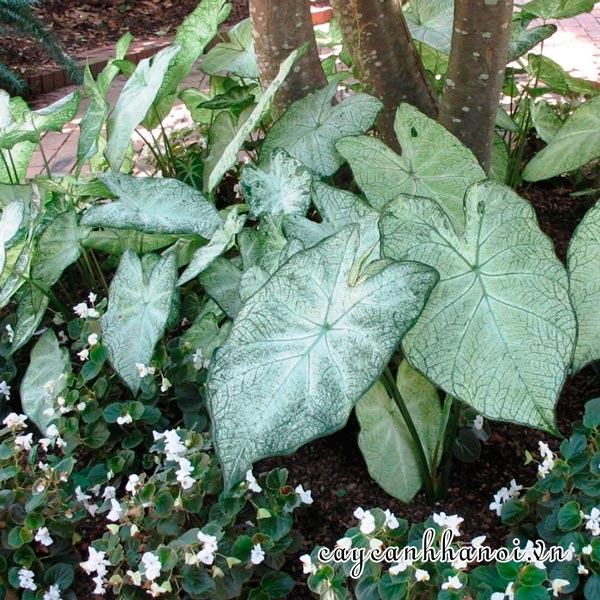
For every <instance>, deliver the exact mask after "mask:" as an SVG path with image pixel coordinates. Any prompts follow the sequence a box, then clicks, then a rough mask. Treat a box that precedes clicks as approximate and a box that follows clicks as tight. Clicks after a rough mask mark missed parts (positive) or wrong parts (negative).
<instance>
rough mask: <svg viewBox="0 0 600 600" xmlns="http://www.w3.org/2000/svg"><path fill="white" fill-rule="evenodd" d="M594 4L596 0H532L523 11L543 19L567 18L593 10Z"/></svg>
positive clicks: (524, 5)
mask: <svg viewBox="0 0 600 600" xmlns="http://www.w3.org/2000/svg"><path fill="white" fill-rule="evenodd" d="M594 4H596V2H595V0H531V1H530V2H527V3H526V4H523V6H521V11H522V12H523V13H526V14H529V15H532V16H535V17H541V18H542V19H567V18H569V17H575V16H576V15H580V14H582V13H587V12H591V11H592V9H593V8H594Z"/></svg>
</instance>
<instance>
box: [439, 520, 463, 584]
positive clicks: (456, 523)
mask: <svg viewBox="0 0 600 600" xmlns="http://www.w3.org/2000/svg"><path fill="white" fill-rule="evenodd" d="M463 521H464V519H463V518H462V517H459V516H458V515H447V514H446V513H445V512H441V513H434V515H433V522H434V523H435V524H436V525H439V526H440V527H445V528H447V529H449V530H450V531H451V532H452V533H453V534H454V535H455V536H456V537H458V536H460V530H459V527H460V524H461V523H462V522H463ZM457 589H458V588H457Z"/></svg>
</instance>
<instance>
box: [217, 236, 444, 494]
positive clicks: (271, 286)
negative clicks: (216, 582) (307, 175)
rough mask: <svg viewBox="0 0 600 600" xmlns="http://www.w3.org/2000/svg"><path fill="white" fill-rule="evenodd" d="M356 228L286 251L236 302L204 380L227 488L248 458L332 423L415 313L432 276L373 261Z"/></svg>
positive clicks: (301, 440) (340, 420)
mask: <svg viewBox="0 0 600 600" xmlns="http://www.w3.org/2000/svg"><path fill="white" fill-rule="evenodd" d="M358 244H359V240H358V228H357V227H348V228H346V229H344V230H342V231H340V232H339V233H337V234H336V235H334V236H332V237H330V238H327V239H326V240H324V241H322V242H321V243H319V244H317V245H316V246H314V247H313V248H310V249H308V250H305V251H303V252H298V253H297V254H295V255H294V256H292V257H291V258H290V259H289V260H288V261H287V262H286V263H285V264H284V265H283V266H282V267H281V268H280V269H279V270H278V271H277V272H276V273H275V274H274V275H273V276H272V277H271V278H270V279H269V280H268V281H267V282H266V283H265V284H264V285H263V286H262V287H261V288H260V289H259V290H258V291H257V292H256V293H255V294H254V295H253V296H251V297H250V299H249V300H248V301H247V302H246V304H245V305H244V306H243V307H242V309H241V311H240V313H239V314H238V316H237V318H236V320H235V322H234V325H233V328H232V330H231V333H230V334H229V337H228V338H227V341H226V342H225V344H224V345H223V346H222V347H221V348H220V349H219V350H218V351H217V353H216V355H215V358H214V360H213V363H212V367H211V371H210V374H209V380H208V390H209V392H208V398H209V406H210V412H211V416H212V424H213V434H214V442H215V447H216V450H217V454H218V456H219V459H220V461H221V465H222V467H223V473H224V476H225V481H226V484H227V486H231V485H232V484H234V483H235V482H236V481H237V480H238V479H240V478H241V477H242V476H243V474H244V473H245V471H246V470H247V469H248V468H250V467H251V465H252V463H253V462H254V461H256V460H259V459H261V458H264V457H267V456H273V455H277V454H286V453H290V452H293V451H294V450H296V449H297V448H298V447H299V446H301V445H302V444H305V443H307V442H309V441H311V440H313V439H315V438H317V437H320V436H323V435H327V434H329V433H332V432H334V431H336V430H338V429H340V428H341V427H342V426H343V425H344V424H345V423H346V421H347V419H348V416H349V414H350V411H351V410H352V408H353V406H354V404H355V403H356V402H357V401H358V400H359V399H360V398H361V397H362V396H363V395H364V394H365V393H366V391H367V390H368V389H369V388H370V387H371V386H372V385H373V383H374V382H375V381H376V380H377V379H378V378H379V376H380V374H381V372H382V370H383V368H384V367H385V366H386V364H387V363H388V361H389V360H390V358H391V356H392V354H393V353H394V351H395V349H396V347H397V345H398V343H399V342H400V340H401V338H402V336H403V335H404V334H405V333H406V331H407V330H408V329H409V328H410V327H411V326H412V324H413V323H414V321H415V319H416V318H417V317H418V315H419V314H420V313H421V310H422V308H423V305H424V303H425V301H426V299H427V296H428V295H429V293H430V291H431V289H432V288H433V286H434V285H435V283H436V281H437V274H436V273H435V272H434V271H433V269H430V268H429V267H426V266H425V265H422V264H419V263H413V262H410V263H395V262H393V261H385V260H384V261H376V262H374V263H371V264H370V265H369V267H367V269H366V270H365V271H364V272H363V273H362V275H359V277H358V280H354V279H356V275H357V273H356V270H355V269H354V268H353V267H354V265H355V260H356V258H357V256H356V253H357V250H358Z"/></svg>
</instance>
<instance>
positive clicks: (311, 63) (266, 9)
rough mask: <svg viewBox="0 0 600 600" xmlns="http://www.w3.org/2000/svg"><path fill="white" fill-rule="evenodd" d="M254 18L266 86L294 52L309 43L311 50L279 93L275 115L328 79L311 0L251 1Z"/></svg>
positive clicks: (260, 68) (256, 44)
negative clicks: (317, 37)
mask: <svg viewBox="0 0 600 600" xmlns="http://www.w3.org/2000/svg"><path fill="white" fill-rule="evenodd" d="M250 18H251V19H252V29H253V35H254V45H255V49H256V58H257V61H258V70H259V73H260V82H261V85H262V86H263V87H266V86H267V85H269V83H271V81H273V79H275V76H276V75H277V73H278V71H279V66H280V65H281V63H282V62H283V60H284V59H285V58H287V57H288V56H289V54H290V53H291V52H293V51H294V50H296V49H297V48H299V47H300V46H302V45H303V44H305V43H308V49H307V51H306V53H305V54H304V56H302V57H301V58H300V59H299V60H298V63H297V64H296V66H295V67H294V68H293V69H292V71H291V73H290V74H289V75H288V77H287V79H286V81H285V82H284V84H283V85H282V87H281V88H280V90H279V92H278V93H277V94H276V96H275V100H274V103H273V107H274V112H275V116H278V115H281V114H282V113H283V112H284V111H285V109H286V108H287V107H288V106H289V105H290V104H291V103H292V102H295V101H296V100H299V99H300V98H303V97H304V96H306V95H307V94H308V93H309V92H311V91H312V90H314V89H318V88H322V87H324V86H325V85H326V84H327V79H326V77H325V73H324V72H323V68H322V67H321V60H320V59H319V53H318V50H317V42H316V40H315V34H314V30H313V24H312V17H311V13H310V0H277V1H275V0H250Z"/></svg>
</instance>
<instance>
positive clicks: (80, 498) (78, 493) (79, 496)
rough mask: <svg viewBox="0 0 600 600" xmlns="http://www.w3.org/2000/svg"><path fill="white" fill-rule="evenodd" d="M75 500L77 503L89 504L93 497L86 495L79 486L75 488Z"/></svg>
mask: <svg viewBox="0 0 600 600" xmlns="http://www.w3.org/2000/svg"><path fill="white" fill-rule="evenodd" d="M75 499H76V500H77V502H87V501H88V500H91V499H92V497H91V496H90V495H88V494H85V493H84V492H83V490H82V489H81V486H80V485H78V486H77V487H76V488H75Z"/></svg>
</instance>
